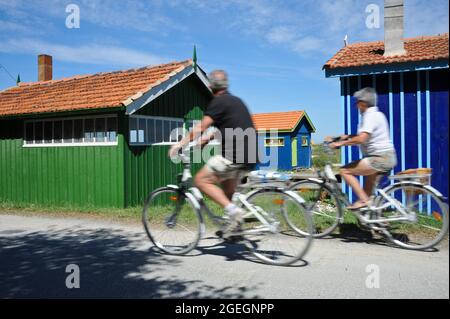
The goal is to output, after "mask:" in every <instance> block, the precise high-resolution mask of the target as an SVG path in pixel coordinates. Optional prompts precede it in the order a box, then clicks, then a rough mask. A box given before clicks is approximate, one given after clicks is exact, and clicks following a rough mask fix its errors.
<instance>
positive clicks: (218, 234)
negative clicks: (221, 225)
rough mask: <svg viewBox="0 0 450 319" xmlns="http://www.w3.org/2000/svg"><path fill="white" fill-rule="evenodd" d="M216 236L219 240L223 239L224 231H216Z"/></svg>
mask: <svg viewBox="0 0 450 319" xmlns="http://www.w3.org/2000/svg"><path fill="white" fill-rule="evenodd" d="M216 236H217V237H219V238H223V231H222V230H218V231H216Z"/></svg>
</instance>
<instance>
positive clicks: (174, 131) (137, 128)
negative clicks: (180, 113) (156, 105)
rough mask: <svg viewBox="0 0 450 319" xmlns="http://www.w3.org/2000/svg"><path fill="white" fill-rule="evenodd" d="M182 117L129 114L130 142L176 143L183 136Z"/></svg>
mask: <svg viewBox="0 0 450 319" xmlns="http://www.w3.org/2000/svg"><path fill="white" fill-rule="evenodd" d="M183 124H184V121H183V119H179V118H164V117H150V116H141V115H138V116H130V122H129V127H130V144H131V145H152V144H166V143H167V144H171V143H176V142H178V141H180V140H181V138H182V137H183V126H184V125H183Z"/></svg>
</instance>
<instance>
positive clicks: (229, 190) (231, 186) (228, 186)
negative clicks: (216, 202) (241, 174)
mask: <svg viewBox="0 0 450 319" xmlns="http://www.w3.org/2000/svg"><path fill="white" fill-rule="evenodd" d="M221 184H222V188H223V191H224V192H225V195H226V196H227V197H228V199H229V200H230V201H231V200H232V198H233V194H234V193H235V192H236V187H237V185H238V178H231V179H227V180H224V181H222V183H221Z"/></svg>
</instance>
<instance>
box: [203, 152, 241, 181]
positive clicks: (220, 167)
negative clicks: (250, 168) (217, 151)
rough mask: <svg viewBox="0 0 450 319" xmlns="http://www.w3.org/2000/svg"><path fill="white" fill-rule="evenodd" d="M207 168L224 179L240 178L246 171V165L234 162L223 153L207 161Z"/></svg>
mask: <svg viewBox="0 0 450 319" xmlns="http://www.w3.org/2000/svg"><path fill="white" fill-rule="evenodd" d="M206 168H208V170H209V171H211V172H212V173H214V175H216V176H217V177H219V178H220V179H221V180H223V181H225V180H229V179H235V178H239V177H240V176H241V175H242V174H244V173H245V172H246V166H245V165H241V164H234V163H233V162H232V161H230V160H228V159H226V158H225V157H223V156H221V155H215V156H213V157H211V158H210V159H209V160H208V162H206Z"/></svg>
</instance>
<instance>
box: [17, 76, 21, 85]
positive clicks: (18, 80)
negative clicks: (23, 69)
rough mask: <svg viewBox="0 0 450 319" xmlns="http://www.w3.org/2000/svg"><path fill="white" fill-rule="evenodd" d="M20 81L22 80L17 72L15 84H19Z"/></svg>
mask: <svg viewBox="0 0 450 319" xmlns="http://www.w3.org/2000/svg"><path fill="white" fill-rule="evenodd" d="M20 82H22V81H21V80H20V74H17V81H16V84H17V85H19V83H20Z"/></svg>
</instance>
